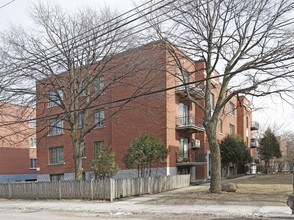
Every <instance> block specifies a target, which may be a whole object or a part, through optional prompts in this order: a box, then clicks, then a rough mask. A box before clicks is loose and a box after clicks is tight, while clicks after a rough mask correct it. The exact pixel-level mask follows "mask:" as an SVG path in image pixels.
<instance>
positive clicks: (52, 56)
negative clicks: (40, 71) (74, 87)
mask: <svg viewBox="0 0 294 220" xmlns="http://www.w3.org/2000/svg"><path fill="white" fill-rule="evenodd" d="M164 1H165V0H164ZM175 1H177V0H168V2H167V3H165V4H163V5H160V6H159V7H157V8H154V6H156V5H158V4H160V3H162V1H158V3H155V4H152V5H151V6H149V7H147V8H144V9H143V10H138V9H139V8H141V7H143V6H145V5H146V4H148V3H150V2H152V0H150V1H148V2H146V3H144V4H142V5H139V6H137V7H135V8H134V9H132V10H129V11H128V12H125V13H123V14H122V15H119V16H116V17H115V18H112V19H110V20H108V21H105V22H103V23H102V24H99V25H98V26H96V27H93V28H91V29H89V30H87V31H84V32H82V33H80V34H78V35H76V36H74V37H71V38H69V39H67V41H71V40H75V39H77V38H78V37H80V36H83V35H84V34H86V33H88V32H92V31H95V30H96V29H99V28H100V27H103V25H106V24H107V23H109V22H111V21H115V20H118V19H119V18H120V17H122V16H124V15H127V14H129V13H130V12H132V11H136V13H134V14H132V15H130V16H128V17H126V18H123V19H122V20H119V21H117V22H115V23H113V24H111V25H110V26H107V27H105V28H104V29H100V30H99V31H100V32H102V33H101V34H100V35H98V36H95V38H99V37H103V36H105V35H107V34H109V33H111V32H113V31H115V30H117V29H119V28H122V27H124V26H126V25H128V24H130V23H132V22H135V21H137V20H139V19H141V18H142V17H144V16H147V15H149V14H151V13H153V12H155V11H157V10H159V9H162V8H163V7H166V6H168V5H170V4H172V3H173V2H175ZM152 8H153V9H152ZM148 9H151V10H150V11H147V13H145V14H142V15H140V16H138V17H135V18H133V19H131V20H128V19H130V18H132V17H133V16H136V15H137V14H140V13H142V12H144V11H146V10H148ZM165 14H166V13H163V14H160V15H158V16H157V17H156V18H158V17H160V16H163V15H165ZM124 21H127V22H126V23H123V22H124ZM146 22H147V21H145V22H143V23H146ZM121 23H122V24H121ZM143 23H141V24H143ZM118 24H120V25H119V26H116V25H118ZM113 26H114V28H113V29H109V28H111V27H113ZM137 26H138V25H137ZM137 26H136V27H137ZM105 29H109V30H107V31H106V32H103V30H105ZM131 29H133V28H132V27H131V28H129V30H131ZM93 35H94V34H93V33H92V34H90V35H89V36H87V38H88V40H86V41H81V42H80V43H78V44H76V45H74V47H73V48H69V49H68V50H71V49H74V48H77V47H80V46H82V45H83V44H85V43H88V42H90V41H92V40H93V38H90V37H91V36H93ZM104 41H105V40H104ZM61 43H62V42H61ZM52 49H56V45H55V46H52V47H49V48H46V50H47V51H50V50H52ZM97 49H98V48H97ZM56 52H59V50H58V49H56V50H54V51H50V53H49V54H46V58H43V59H41V60H37V62H38V63H39V62H45V61H48V60H50V59H52V58H55V57H57V56H59V55H60V54H61V52H60V53H59V54H58V53H57V54H56ZM65 52H66V51H65ZM51 54H52V55H51ZM30 58H34V56H30V57H28V59H30ZM22 63H23V62H22V61H17V62H16V63H14V65H15V66H17V65H18V64H19V65H20V64H22ZM49 64H50V63H49ZM34 66H35V64H31V65H27V64H26V69H27V68H32V67H34ZM22 69H24V68H23V67H22V68H20V69H16V70H13V71H10V72H9V73H10V74H12V73H15V72H18V71H20V70H22Z"/></svg>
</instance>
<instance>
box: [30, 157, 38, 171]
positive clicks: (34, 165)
mask: <svg viewBox="0 0 294 220" xmlns="http://www.w3.org/2000/svg"><path fill="white" fill-rule="evenodd" d="M36 168H37V159H35V158H31V159H30V169H36Z"/></svg>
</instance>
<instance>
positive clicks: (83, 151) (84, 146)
mask: <svg viewBox="0 0 294 220" xmlns="http://www.w3.org/2000/svg"><path fill="white" fill-rule="evenodd" d="M81 148H82V158H86V145H85V142H82V143H81Z"/></svg>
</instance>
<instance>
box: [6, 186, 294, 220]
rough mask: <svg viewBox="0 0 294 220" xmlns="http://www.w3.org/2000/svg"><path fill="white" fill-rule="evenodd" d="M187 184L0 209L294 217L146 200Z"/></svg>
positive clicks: (9, 203)
mask: <svg viewBox="0 0 294 220" xmlns="http://www.w3.org/2000/svg"><path fill="white" fill-rule="evenodd" d="M186 189H187V188H184V189H178V190H174V191H169V192H164V193H160V194H155V195H145V196H140V197H135V198H130V199H125V200H123V201H116V202H113V203H110V202H101V201H80V200H34V201H33V200H31V201H29V200H4V199H2V200H0V210H7V209H9V210H19V211H23V210H27V211H30V210H32V211H33V210H43V211H44V210H46V211H65V212H86V213H95V214H97V215H128V216H131V215H146V216H154V217H155V216H162V215H166V216H171V215H176V216H179V215H210V216H215V217H253V218H257V217H263V218H280V219H294V215H292V211H291V209H290V208H289V207H288V206H287V205H285V206H243V205H242V206H241V205H154V204H144V202H146V201H148V200H154V199H157V198H159V197H161V196H166V195H170V194H176V193H180V192H181V191H185V190H186Z"/></svg>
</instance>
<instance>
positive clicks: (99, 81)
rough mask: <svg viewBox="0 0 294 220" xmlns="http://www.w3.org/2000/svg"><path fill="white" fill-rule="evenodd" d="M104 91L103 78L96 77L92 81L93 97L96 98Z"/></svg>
mask: <svg viewBox="0 0 294 220" xmlns="http://www.w3.org/2000/svg"><path fill="white" fill-rule="evenodd" d="M103 90H104V76H98V77H97V78H96V79H95V80H94V95H95V96H98V95H101V94H102V93H103Z"/></svg>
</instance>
